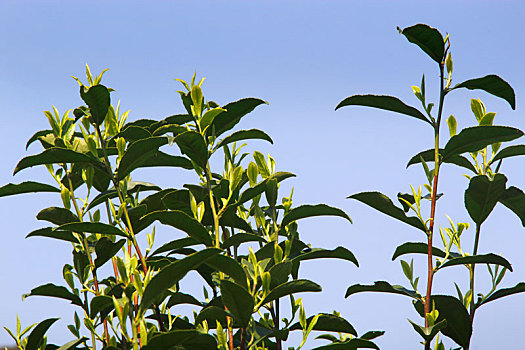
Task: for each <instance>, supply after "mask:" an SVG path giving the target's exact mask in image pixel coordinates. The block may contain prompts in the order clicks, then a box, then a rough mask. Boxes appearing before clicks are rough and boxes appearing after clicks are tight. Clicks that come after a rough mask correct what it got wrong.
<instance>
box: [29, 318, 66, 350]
mask: <svg viewBox="0 0 525 350" xmlns="http://www.w3.org/2000/svg"><path fill="white" fill-rule="evenodd" d="M58 320H59V319H58V318H48V319H47V320H44V321H42V322H40V323H39V324H38V325H37V326H36V327H35V328H33V330H32V331H31V333H30V334H29V336H28V337H27V343H26V346H25V349H26V350H38V349H39V347H40V344H42V340H43V339H44V335H45V334H46V332H47V330H48V329H49V327H51V326H52V325H53V323H55V322H56V321H58Z"/></svg>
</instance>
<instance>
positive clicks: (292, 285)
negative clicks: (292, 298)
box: [262, 279, 321, 305]
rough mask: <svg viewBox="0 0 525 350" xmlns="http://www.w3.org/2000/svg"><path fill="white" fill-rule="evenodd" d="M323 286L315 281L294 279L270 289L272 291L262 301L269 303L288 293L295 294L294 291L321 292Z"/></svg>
mask: <svg viewBox="0 0 525 350" xmlns="http://www.w3.org/2000/svg"><path fill="white" fill-rule="evenodd" d="M320 291H321V286H320V285H318V284H317V283H314V282H312V281H309V280H303V279H298V280H293V281H290V282H286V283H283V284H280V285H278V286H277V287H275V288H274V289H272V290H271V291H270V293H269V294H268V295H267V296H266V298H264V302H263V303H262V304H263V305H264V304H267V303H269V302H270V301H273V300H276V299H279V298H282V297H284V296H286V295H290V294H294V293H302V292H320Z"/></svg>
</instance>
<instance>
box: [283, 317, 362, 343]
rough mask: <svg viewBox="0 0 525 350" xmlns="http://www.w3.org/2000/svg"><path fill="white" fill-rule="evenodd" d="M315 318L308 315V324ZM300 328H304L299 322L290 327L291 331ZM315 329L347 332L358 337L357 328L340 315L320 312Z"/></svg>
mask: <svg viewBox="0 0 525 350" xmlns="http://www.w3.org/2000/svg"><path fill="white" fill-rule="evenodd" d="M313 318H314V316H310V317H308V319H307V320H306V324H310V322H311V321H312V319H313ZM298 329H302V327H301V324H300V323H299V322H297V323H295V324H293V325H292V326H291V327H290V330H291V331H295V330H298ZM313 330H315V331H325V332H339V333H347V334H352V335H354V336H356V337H357V332H356V330H355V328H354V327H353V326H352V325H351V324H350V323H349V322H348V321H347V320H345V319H344V318H342V317H340V316H336V315H331V314H325V313H321V314H319V318H318V319H317V323H316V324H315V326H314V328H313Z"/></svg>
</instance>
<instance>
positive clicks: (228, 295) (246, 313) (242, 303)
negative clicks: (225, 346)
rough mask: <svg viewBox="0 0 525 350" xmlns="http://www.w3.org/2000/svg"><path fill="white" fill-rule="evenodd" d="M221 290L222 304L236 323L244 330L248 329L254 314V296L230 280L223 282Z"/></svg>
mask: <svg viewBox="0 0 525 350" xmlns="http://www.w3.org/2000/svg"><path fill="white" fill-rule="evenodd" d="M220 288H221V299H222V302H223V303H224V305H225V306H226V307H227V308H228V311H230V312H231V313H232V314H233V316H234V320H235V321H236V323H238V324H239V326H240V327H242V328H244V327H246V326H247V325H248V323H249V322H250V319H251V318H252V313H253V307H254V302H253V297H252V295H251V294H250V293H248V291H247V290H246V289H244V288H243V287H241V286H240V285H238V284H236V283H234V282H231V281H228V280H221V282H220Z"/></svg>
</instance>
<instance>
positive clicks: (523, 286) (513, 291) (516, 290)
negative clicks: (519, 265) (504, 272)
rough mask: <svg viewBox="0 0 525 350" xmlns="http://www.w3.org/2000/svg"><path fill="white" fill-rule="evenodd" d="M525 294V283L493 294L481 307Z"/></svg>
mask: <svg viewBox="0 0 525 350" xmlns="http://www.w3.org/2000/svg"><path fill="white" fill-rule="evenodd" d="M523 292H525V282H520V283H518V284H516V285H515V286H514V287H511V288H502V289H499V290H497V291H496V292H494V293H493V294H491V295H490V296H489V297H488V298H487V299H485V300H483V301H482V302H481V303H480V304H479V305H478V307H479V306H481V305H483V304H486V303H489V302H491V301H494V300H497V299H499V298H503V297H506V296H509V295H513V294H518V293H523Z"/></svg>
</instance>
